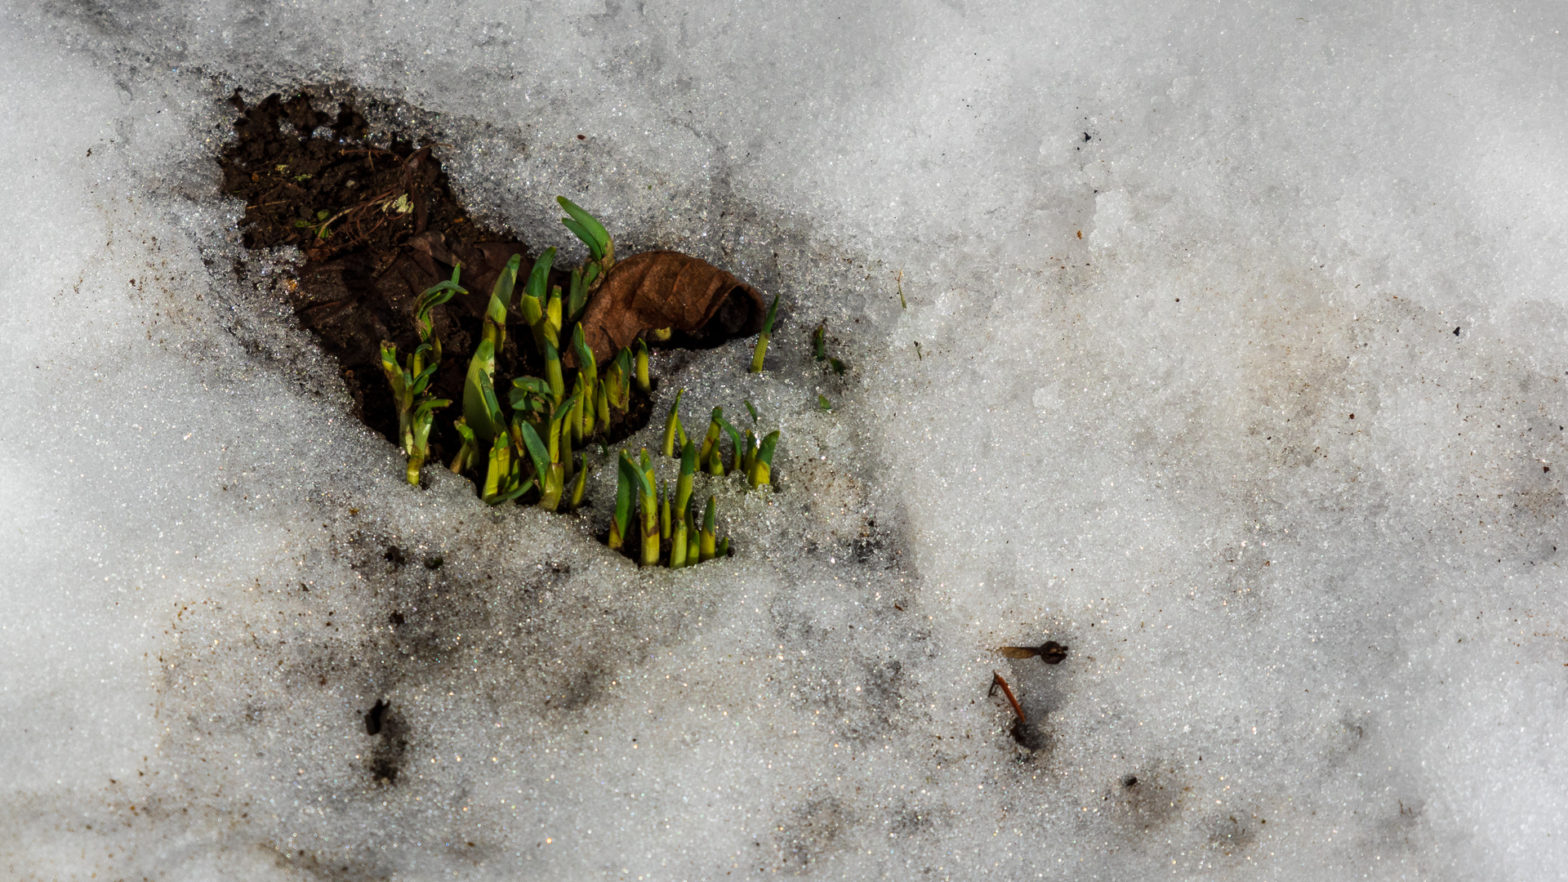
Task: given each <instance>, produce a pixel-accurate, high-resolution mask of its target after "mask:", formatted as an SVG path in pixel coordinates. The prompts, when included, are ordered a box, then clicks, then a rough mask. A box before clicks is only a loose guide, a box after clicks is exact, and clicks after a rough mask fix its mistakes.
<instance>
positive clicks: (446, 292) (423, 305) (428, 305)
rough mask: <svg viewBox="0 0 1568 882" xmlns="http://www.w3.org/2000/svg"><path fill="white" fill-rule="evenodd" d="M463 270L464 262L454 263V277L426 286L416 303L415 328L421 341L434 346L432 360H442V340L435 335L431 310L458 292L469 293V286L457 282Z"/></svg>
mask: <svg viewBox="0 0 1568 882" xmlns="http://www.w3.org/2000/svg"><path fill="white" fill-rule="evenodd" d="M462 271H463V265H462V264H460V263H459V264H456V265H454V266H453V267H452V278H450V279H448V280H447V281H445V282H437V283H436V284H434V285H431V286H430V287H429V288H426V289H425V290H424V292H423V293H421V294H420V295H419V300H417V301H416V302H415V304H414V330H415V331H417V332H418V333H419V339H420V341H421V342H425V343H429V344H430V345H431V346H432V347H433V348H434V350H435V357H434V358H432V359H431V360H432V361H440V360H441V340H440V339H439V338H437V337H436V336H435V325H434V323H432V322H431V320H430V310H431V309H433V308H435V307H437V306H440V305H441V304H443V303H445V302H447V301H448V300H451V299H452V298H453V296H455V295H457V294H467V293H468V289H467V288H464V287H463V286H462V285H459V284H458V283H457V277H458V275H459V274H461V273H462Z"/></svg>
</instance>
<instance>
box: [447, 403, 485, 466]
mask: <svg viewBox="0 0 1568 882" xmlns="http://www.w3.org/2000/svg"><path fill="white" fill-rule="evenodd" d="M452 428H454V429H456V430H457V436H458V437H459V438H461V439H463V443H462V444H461V445H460V446H459V447H458V448H457V456H455V457H453V458H452V473H453V474H455V475H461V474H462V473H463V472H466V471H468V470H469V469H470V468H472V467H473V466H474V459H475V458H476V457H478V456H479V441H478V439H476V438H475V437H474V430H473V429H470V428H468V420H466V419H464V418H463V417H458V418H457V422H455V423H453V424H452Z"/></svg>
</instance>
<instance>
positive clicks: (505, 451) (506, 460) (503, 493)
mask: <svg viewBox="0 0 1568 882" xmlns="http://www.w3.org/2000/svg"><path fill="white" fill-rule="evenodd" d="M517 466H518V463H516V462H514V461H513V457H512V439H511V438H509V437H508V436H507V435H506V434H505V433H502V434H501V435H498V436H497V437H496V439H495V441H494V442H493V443H492V444H491V445H490V459H489V465H488V468H487V469H486V470H485V486H484V490H483V491H482V492H481V494H480V495H481V496H482V497H483V498H484V501H485V502H486V503H488V504H490V505H500V504H501V503H503V502H511V501H512V500H514V499H516V498H517V497H519V496H522V495H523V494H524V493H527V492H528V491H529V490H530V489H532V488H533V486H534V479H533V478H529V479H528V480H527V481H524V480H523V479H522V477H523V476H522V470H521V469H519V468H518V467H517Z"/></svg>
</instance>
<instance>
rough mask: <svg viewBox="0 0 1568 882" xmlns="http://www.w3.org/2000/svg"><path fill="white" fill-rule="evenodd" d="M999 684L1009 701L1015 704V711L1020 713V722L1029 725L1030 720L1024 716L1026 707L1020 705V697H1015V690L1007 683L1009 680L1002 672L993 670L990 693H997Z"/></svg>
mask: <svg viewBox="0 0 1568 882" xmlns="http://www.w3.org/2000/svg"><path fill="white" fill-rule="evenodd" d="M998 686H1000V687H1002V694H1003V695H1005V696H1007V701H1008V703H1010V704H1011V705H1012V706H1013V713H1015V714H1017V715H1018V722H1020V723H1022V724H1024V725H1026V726H1027V725H1028V721H1027V719H1026V718H1025V717H1024V709H1023V708H1022V707H1020V706H1019V704H1018V699H1016V698H1014V697H1013V690H1012V689H1011V688H1010V687H1009V686H1008V685H1007V681H1006V680H1003V679H1002V675H1001V674H998V673H997V672H996V671H992V672H991V691H990V693H989V694H991V695H995V694H996V687H998Z"/></svg>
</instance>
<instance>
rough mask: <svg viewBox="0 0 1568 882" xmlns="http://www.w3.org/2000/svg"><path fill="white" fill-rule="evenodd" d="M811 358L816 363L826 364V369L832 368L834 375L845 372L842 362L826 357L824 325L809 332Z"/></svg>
mask: <svg viewBox="0 0 1568 882" xmlns="http://www.w3.org/2000/svg"><path fill="white" fill-rule="evenodd" d="M811 357H812V358H814V359H816V360H817V361H825V362H827V363H828V367H830V368H832V369H833V373H835V374H842V373H844V371H845V370H847V367H846V366H845V364H844V362H842V361H840V360H839V359H837V358H834V357H832V356H830V355H828V346H827V328H826V326H825V325H817V329H816V330H815V331H812V332H811Z"/></svg>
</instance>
